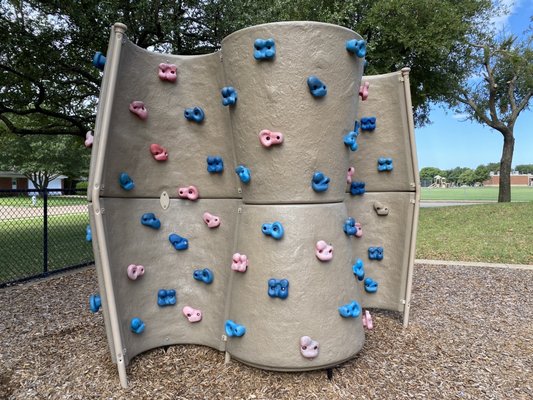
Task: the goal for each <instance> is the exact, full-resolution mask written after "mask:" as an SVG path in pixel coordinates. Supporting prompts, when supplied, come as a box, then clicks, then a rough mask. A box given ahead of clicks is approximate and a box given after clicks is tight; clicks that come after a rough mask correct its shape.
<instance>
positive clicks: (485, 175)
mask: <svg viewBox="0 0 533 400" xmlns="http://www.w3.org/2000/svg"><path fill="white" fill-rule="evenodd" d="M489 177H490V169H489V167H488V166H487V165H478V166H477V168H476V169H475V171H474V179H475V180H474V182H480V183H483V182H484V181H486V180H487V179H489Z"/></svg>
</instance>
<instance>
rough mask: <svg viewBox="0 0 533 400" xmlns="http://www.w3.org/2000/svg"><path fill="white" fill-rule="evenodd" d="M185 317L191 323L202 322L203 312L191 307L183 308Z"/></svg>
mask: <svg viewBox="0 0 533 400" xmlns="http://www.w3.org/2000/svg"><path fill="white" fill-rule="evenodd" d="M182 312H183V315H185V316H186V317H187V319H188V320H189V322H200V321H201V320H202V311H201V310H197V309H196V308H192V307H189V306H185V307H183V310H182Z"/></svg>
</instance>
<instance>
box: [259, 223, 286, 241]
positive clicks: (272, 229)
mask: <svg viewBox="0 0 533 400" xmlns="http://www.w3.org/2000/svg"><path fill="white" fill-rule="evenodd" d="M261 231H262V232H263V233H264V234H265V235H267V236H272V237H273V238H274V239H276V240H280V239H281V238H282V237H283V234H284V233H285V231H284V230H283V225H281V222H277V221H276V222H273V223H271V224H263V226H262V227H261Z"/></svg>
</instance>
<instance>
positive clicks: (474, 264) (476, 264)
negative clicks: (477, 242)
mask: <svg viewBox="0 0 533 400" xmlns="http://www.w3.org/2000/svg"><path fill="white" fill-rule="evenodd" d="M415 265H437V266H438V265H441V266H464V267H489V268H507V269H526V270H533V265H526V264H497V263H488V262H473V261H444V260H423V259H416V260H415Z"/></svg>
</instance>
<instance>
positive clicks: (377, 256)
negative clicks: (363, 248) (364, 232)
mask: <svg viewBox="0 0 533 400" xmlns="http://www.w3.org/2000/svg"><path fill="white" fill-rule="evenodd" d="M368 258H369V259H371V260H383V247H369V248H368Z"/></svg>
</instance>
